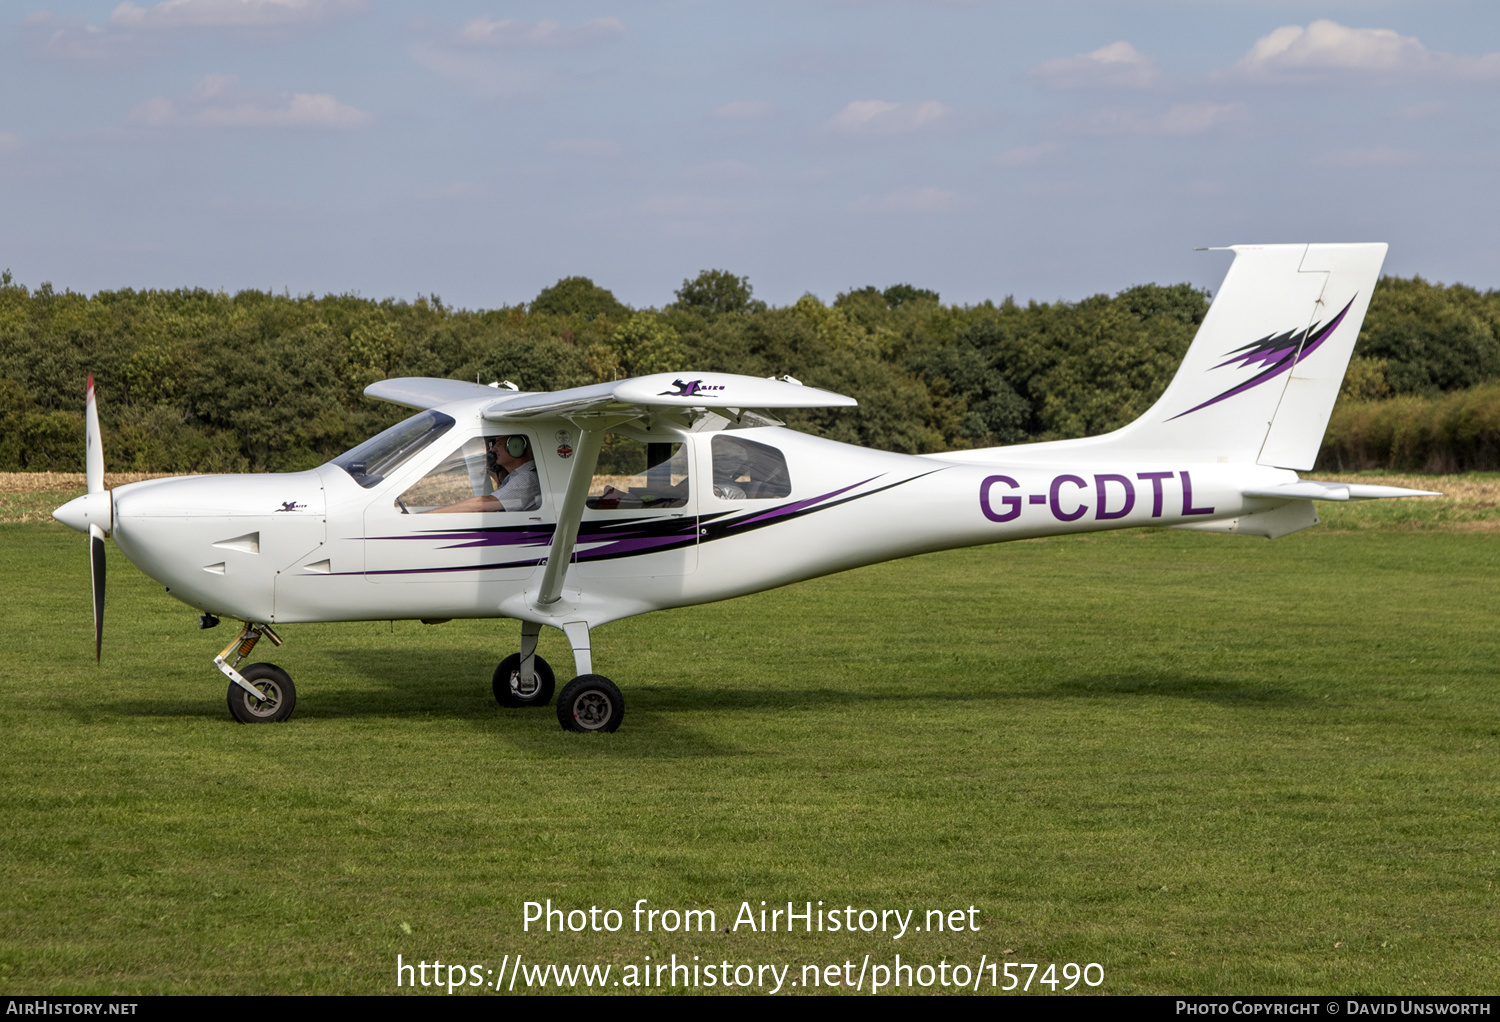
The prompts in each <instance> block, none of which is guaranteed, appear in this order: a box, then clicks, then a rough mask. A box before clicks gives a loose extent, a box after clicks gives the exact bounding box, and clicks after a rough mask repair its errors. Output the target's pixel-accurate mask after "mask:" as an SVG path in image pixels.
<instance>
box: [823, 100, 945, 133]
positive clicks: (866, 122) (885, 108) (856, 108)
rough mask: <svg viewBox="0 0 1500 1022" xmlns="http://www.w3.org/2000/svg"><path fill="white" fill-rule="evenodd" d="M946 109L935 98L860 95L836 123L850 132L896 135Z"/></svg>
mask: <svg viewBox="0 0 1500 1022" xmlns="http://www.w3.org/2000/svg"><path fill="white" fill-rule="evenodd" d="M947 113H948V108H947V107H945V106H944V105H943V104H941V103H939V102H938V101H937V100H935V99H929V100H925V101H921V102H911V103H887V102H885V101H884V100H880V99H860V100H855V101H854V102H853V103H850V104H849V105H848V106H846V107H844V109H842V110H840V111H839V112H838V113H837V114H836V115H835V116H834V118H833V123H834V126H835V127H837V128H838V129H839V130H840V131H846V132H849V133H850V134H869V135H894V134H898V133H900V132H904V131H913V130H915V129H917V128H922V127H926V126H927V125H929V124H932V123H933V122H935V121H938V120H940V119H941V118H943V117H944V116H946V115H947Z"/></svg>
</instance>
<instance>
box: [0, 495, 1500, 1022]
mask: <svg viewBox="0 0 1500 1022" xmlns="http://www.w3.org/2000/svg"><path fill="white" fill-rule="evenodd" d="M1361 478H1364V479H1370V478H1371V477H1368V476H1365V477H1361ZM1467 481H1468V482H1469V483H1471V484H1472V485H1473V487H1474V492H1473V494H1471V496H1470V497H1469V498H1465V499H1464V501H1459V500H1457V498H1455V499H1453V500H1450V501H1448V502H1446V503H1441V502H1437V503H1429V504H1428V505H1427V510H1422V509H1421V508H1420V507H1418V506H1417V505H1416V502H1412V503H1410V504H1407V505H1404V507H1405V508H1406V509H1405V510H1391V509H1390V508H1391V506H1392V505H1393V504H1394V503H1395V502H1391V504H1387V505H1386V506H1385V507H1384V508H1381V507H1374V506H1373V505H1365V506H1364V507H1347V508H1340V507H1331V506H1330V505H1328V504H1322V505H1320V507H1319V509H1320V511H1321V512H1323V513H1324V515H1325V518H1326V519H1327V520H1328V523H1329V524H1328V525H1327V526H1324V527H1322V528H1317V529H1312V530H1308V531H1306V532H1303V533H1299V534H1296V535H1293V536H1290V537H1286V538H1284V539H1281V540H1277V541H1275V542H1267V541H1264V540H1258V539H1246V538H1240V537H1228V536H1209V535H1199V534H1189V533H1182V532H1170V531H1166V532H1127V533H1119V534H1111V535H1104V536H1098V537H1084V538H1073V539H1066V540H1049V541H1040V542H1026V543H1016V544H1011V545H1008V546H1003V547H989V548H979V549H973V550H965V551H956V552H950V553H945V554H938V555H931V556H926V557H921V558H915V559H912V560H908V561H904V562H898V563H893V564H886V565H880V566H876V567H873V568H867V569H862V570H860V571H855V572H849V573H846V574H843V575H839V576H835V577H832V578H828V579H823V580H819V581H815V582H811V583H806V584H803V585H799V586H795V587H791V588H788V589H784V590H779V591H776V592H771V593H765V594H761V595H759V596H755V597H750V598H746V599H742V600H737V601H733V602H730V603H725V604H719V605H713V606H705V607H697V608H692V609H688V610H682V611H674V612H669V613H662V614H657V615H651V616H647V617H644V618H639V619H635V620H631V621H625V622H620V623H617V624H615V625H610V626H608V627H606V628H603V629H601V630H599V631H598V632H597V633H596V642H597V643H598V646H597V647H596V654H595V663H596V665H597V667H598V669H600V670H602V671H603V672H604V673H606V674H608V675H610V676H611V677H613V678H615V679H616V680H617V681H618V682H619V683H620V684H621V686H622V688H623V689H624V692H625V696H626V700H627V705H628V710H627V717H626V722H625V726H624V728H623V729H622V730H621V731H620V732H619V733H617V734H614V735H608V736H579V735H570V734H565V733H563V732H562V731H561V730H560V729H559V728H558V726H557V722H556V719H555V717H554V715H553V713H552V712H551V711H550V710H545V711H544V710H501V709H499V708H497V707H496V706H495V704H494V702H493V700H492V699H491V697H490V693H489V675H490V672H491V671H492V670H493V667H494V663H495V661H496V660H498V659H499V657H500V656H501V655H503V654H504V653H506V652H508V651H509V650H510V649H511V648H512V647H513V644H514V641H515V633H516V626H515V625H514V624H513V623H509V622H493V623H465V622H453V623H450V624H446V625H442V626H438V627H427V626H423V625H420V624H416V623H405V622H396V623H395V625H394V626H392V625H389V624H385V623H381V624H378V625H377V624H368V625H328V626H298V627H295V628H287V629H286V630H285V635H286V638H287V645H286V646H285V647H284V648H283V649H281V650H276V651H275V653H274V659H275V660H276V661H277V662H279V663H280V664H282V666H284V667H285V668H287V669H288V670H289V671H290V672H291V674H292V675H293V677H294V678H295V679H296V681H297V684H298V687H299V694H300V702H299V706H298V709H297V713H296V716H295V717H294V718H293V720H292V721H290V722H289V723H287V724H285V725H277V726H249V727H245V726H239V725H236V724H234V723H232V722H231V721H230V719H229V716H228V711H227V710H226V708H225V706H224V684H223V683H222V680H220V678H219V675H218V674H217V672H215V671H214V670H213V668H212V665H211V664H210V660H211V658H212V656H213V654H214V653H215V652H217V650H218V648H219V646H221V645H222V644H223V642H224V641H226V640H227V637H226V636H225V631H226V629H225V628H221V629H219V630H218V631H215V632H212V633H208V634H204V633H200V632H199V631H197V630H196V627H195V618H194V613H193V612H192V611H191V610H190V609H188V608H186V607H183V606H182V605H180V604H178V603H176V602H175V601H173V600H172V599H170V598H169V597H167V596H166V595H164V594H163V593H162V591H161V588H160V587H159V586H157V585H156V584H155V583H153V582H151V581H150V580H149V579H146V578H145V577H144V576H142V575H141V574H140V573H139V572H137V571H136V570H135V569H134V568H133V567H131V566H130V565H129V564H128V562H126V561H125V560H124V559H123V558H122V557H120V556H119V554H118V551H117V550H116V549H115V548H114V546H113V544H111V545H110V547H109V556H110V565H109V567H110V594H109V609H108V617H107V622H106V634H105V646H104V650H105V655H104V662H103V664H102V665H100V666H96V665H95V664H94V663H93V662H92V661H90V660H89V659H88V653H90V652H92V649H91V647H92V642H91V639H90V635H89V610H88V590H89V583H88V575H87V563H86V544H85V541H84V539H83V538H82V537H81V536H79V535H78V534H77V533H74V532H71V531H68V530H66V529H63V528H62V527H61V526H57V525H53V524H6V525H0V570H3V572H4V577H5V578H6V579H7V581H8V585H7V586H6V588H5V591H4V595H3V596H0V600H3V601H4V603H3V620H4V621H5V624H6V627H5V634H6V636H7V637H8V640H9V642H8V644H9V646H10V647H11V649H10V656H9V659H8V662H7V665H6V667H5V668H4V670H3V671H0V735H3V742H0V870H3V873H0V875H3V877H4V882H3V884H0V992H4V993H22V992H24V993H29V994H38V993H59V992H85V991H87V992H101V993H103V992H117V993H172V992H193V993H200V992H216V993H217V992H223V993H231V992H303V991H306V992H352V993H385V992H393V991H394V984H395V958H396V955H397V954H398V953H400V954H402V955H403V957H404V959H405V960H406V961H412V960H422V959H425V960H428V961H430V960H432V959H434V958H440V959H442V960H443V961H444V962H450V961H452V962H463V963H469V964H482V965H487V966H489V967H498V966H499V965H500V963H501V959H502V957H503V956H504V955H507V954H509V955H512V956H514V955H515V954H517V953H520V954H521V955H523V957H524V958H525V960H527V961H528V962H572V961H579V962H598V963H613V964H614V965H616V966H617V967H619V966H622V965H624V964H627V963H636V964H639V963H642V962H643V961H644V959H645V956H647V955H650V956H652V959H653V961H657V962H659V961H661V958H662V956H664V955H665V956H670V955H671V954H672V953H674V952H675V953H676V954H677V955H678V956H679V958H680V959H682V958H691V957H692V956H693V955H695V954H696V955H699V956H700V957H701V959H702V961H704V962H708V961H714V962H717V961H720V960H721V959H727V960H729V961H730V962H731V964H735V963H742V962H743V963H768V962H769V963H776V964H778V965H780V964H790V965H791V966H792V971H791V973H790V974H789V975H790V977H791V978H796V977H797V976H798V975H799V970H800V968H801V966H802V965H803V964H810V963H816V964H834V963H838V964H842V963H843V962H844V961H845V960H846V959H852V961H853V962H854V963H855V968H856V971H857V969H858V967H859V963H860V961H861V960H862V958H863V956H865V955H866V954H869V955H871V956H872V961H876V962H879V961H886V962H889V961H890V960H891V959H892V958H893V956H894V954H895V953H897V952H899V953H900V954H901V955H902V957H903V961H907V962H918V963H921V962H928V963H932V964H936V963H937V962H938V961H939V960H942V959H946V960H947V961H948V962H950V963H952V962H966V963H968V964H970V965H974V964H977V963H978V961H979V959H980V957H981V955H987V956H988V959H989V960H991V961H993V960H995V958H996V957H997V956H1000V957H1002V958H1003V959H1004V960H1010V961H1025V962H1040V963H1047V962H1057V963H1064V962H1078V963H1086V962H1098V963H1100V964H1102V965H1103V966H1104V969H1105V976H1106V979H1105V983H1104V985H1103V986H1102V987H1100V988H1099V989H1100V990H1102V991H1104V992H1112V993H1136V992H1141V993H1183V992H1233V993H1257V992H1258V993H1282V992H1319V993H1354V992H1367V993H1392V992H1407V993H1439V992H1461V993H1483V992H1491V993H1492V992H1495V991H1496V990H1497V989H1500V980H1497V965H1500V913H1497V908H1500V904H1497V892H1496V890H1495V881H1496V879H1497V878H1500V802H1497V795H1500V763H1497V753H1500V684H1497V682H1500V536H1496V535H1495V526H1494V523H1495V521H1496V513H1495V510H1494V504H1493V498H1492V497H1486V496H1485V494H1486V493H1493V492H1494V488H1495V486H1496V478H1495V477H1494V476H1489V477H1467ZM1418 484H1420V481H1418ZM1450 485H1451V483H1450ZM1432 488H1437V489H1441V488H1443V487H1442V486H1433V487H1432ZM48 499H50V498H48ZM1486 503H1488V507H1486V506H1484V505H1486ZM1396 506H1397V507H1398V508H1400V507H1403V505H1396ZM1454 508H1458V510H1454ZM1362 516H1363V517H1362ZM1381 516H1393V517H1390V518H1382V517H1381ZM542 652H543V655H545V656H547V657H548V658H549V659H550V660H551V661H552V662H553V664H555V665H557V666H558V669H559V670H558V673H559V674H560V675H562V676H564V677H565V676H566V675H567V674H568V673H570V672H568V671H567V665H568V663H569V658H568V656H567V655H566V652H565V650H564V649H563V646H562V643H561V641H560V637H559V636H556V635H555V634H554V633H548V634H546V635H544V637H543V649H542ZM257 653H258V654H266V658H267V659H270V658H272V657H271V655H270V654H268V653H267V651H266V647H265V644H263V645H262V648H261V649H260V650H258V651H257ZM258 658H259V657H258ZM546 898H551V899H552V900H553V901H554V903H557V904H560V905H561V906H562V907H564V908H583V909H587V908H589V906H591V905H598V906H600V907H601V908H604V907H609V908H616V909H622V910H628V909H629V908H630V907H631V906H632V905H633V904H634V903H635V901H636V899H638V898H648V899H650V905H651V906H654V907H658V908H669V907H675V908H679V909H682V908H713V909H714V910H716V912H717V913H718V916H719V928H720V929H721V930H722V929H723V928H724V927H725V926H728V925H730V924H731V923H732V922H733V918H734V915H735V912H736V910H737V909H738V907H739V905H740V902H741V901H744V900H748V901H750V902H751V904H752V905H753V906H755V907H756V908H757V909H758V907H759V905H758V903H759V902H760V901H761V900H762V899H764V900H766V901H768V902H771V903H775V902H782V903H784V902H786V901H787V900H789V899H790V900H793V901H796V902H797V903H799V904H800V903H802V902H804V901H807V900H812V901H814V902H816V901H818V900H820V899H821V900H823V901H824V902H825V903H826V905H827V906H829V907H832V906H835V905H836V906H838V907H840V908H842V907H843V906H845V905H853V906H855V907H856V908H861V907H863V908H875V909H881V908H901V909H903V910H904V909H907V908H915V909H917V910H918V912H917V916H916V919H917V920H921V918H922V912H923V910H925V909H928V908H944V909H950V908H967V907H968V906H969V905H971V904H972V905H974V906H977V907H978V909H979V912H978V920H979V925H980V929H979V931H978V932H977V933H976V932H965V933H933V932H921V933H909V934H908V935H907V936H905V937H904V938H902V939H901V940H900V941H892V940H891V939H890V938H889V936H888V935H886V936H882V935H880V934H856V935H853V936H850V935H847V934H844V933H838V934H832V933H826V932H825V933H813V934H804V933H797V934H792V935H788V934H785V933H780V932H778V933H775V934H760V933H749V932H747V931H746V929H745V928H744V927H741V928H740V929H739V930H737V931H736V932H733V933H727V934H726V933H722V932H719V933H703V934H693V935H690V936H688V935H680V934H679V935H664V934H661V933H651V934H635V933H631V932H629V926H628V923H627V928H626V930H625V931H622V932H620V933H617V934H596V933H583V934H568V935H557V934H553V935H547V934H545V933H536V932H531V933H523V932H522V929H521V912H522V903H523V902H524V901H526V900H531V899H537V900H543V899H546ZM626 918H627V920H628V918H629V917H628V915H627V917H626ZM518 989H519V987H518ZM1033 989H1034V990H1035V989H1038V988H1037V987H1035V986H1034V987H1033ZM1040 989H1044V990H1045V988H1040Z"/></svg>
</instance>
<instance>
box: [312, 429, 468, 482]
mask: <svg viewBox="0 0 1500 1022" xmlns="http://www.w3.org/2000/svg"><path fill="white" fill-rule="evenodd" d="M452 425H453V419H452V417H451V416H447V415H444V414H443V413H442V412H418V413H417V414H416V415H413V416H412V417H411V418H409V419H403V420H402V421H401V422H398V423H396V424H395V425H394V426H392V427H391V428H390V429H388V430H386V431H385V432H384V433H381V434H379V435H377V436H373V437H371V438H370V439H368V440H366V441H365V442H364V443H362V444H360V445H359V446H358V447H356V448H354V449H353V450H352V451H346V452H345V453H343V454H340V455H339V456H338V457H337V458H334V459H333V461H332V462H330V464H333V465H337V466H338V467H339V468H341V469H343V470H344V471H345V472H348V473H349V475H351V476H352V477H353V478H354V481H355V482H356V483H359V485H361V486H363V487H364V488H365V489H369V488H370V487H372V486H374V485H376V484H377V483H379V482H380V481H381V480H382V479H384V478H385V477H386V476H388V475H390V474H391V473H392V472H394V471H396V469H398V468H400V467H401V466H402V465H404V464H406V461H407V459H408V458H411V457H413V456H414V455H416V454H418V453H420V452H421V451H422V450H423V449H425V448H426V447H427V445H428V444H430V443H432V442H433V441H434V440H436V439H437V438H438V437H440V436H442V435H443V434H444V433H446V432H448V430H449V428H451V427H452Z"/></svg>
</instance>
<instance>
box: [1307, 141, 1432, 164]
mask: <svg viewBox="0 0 1500 1022" xmlns="http://www.w3.org/2000/svg"><path fill="white" fill-rule="evenodd" d="M1416 160H1417V155H1416V154H1415V153H1409V152H1406V151H1405V150H1402V149H1392V148H1391V147H1390V146H1388V145H1378V146H1371V147H1370V148H1368V149H1340V150H1338V151H1336V152H1331V153H1324V154H1323V155H1322V156H1319V157H1318V158H1317V159H1316V160H1314V161H1313V163H1314V164H1316V165H1317V166H1319V167H1399V166H1403V165H1405V164H1408V163H1415V162H1416Z"/></svg>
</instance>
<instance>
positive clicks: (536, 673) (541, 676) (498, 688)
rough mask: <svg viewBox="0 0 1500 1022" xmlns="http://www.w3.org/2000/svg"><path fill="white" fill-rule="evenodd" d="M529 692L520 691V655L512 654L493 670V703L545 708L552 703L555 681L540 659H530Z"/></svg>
mask: <svg viewBox="0 0 1500 1022" xmlns="http://www.w3.org/2000/svg"><path fill="white" fill-rule="evenodd" d="M531 674H532V679H531V686H532V687H531V691H529V692H523V691H521V654H519V653H512V654H511V655H510V656H508V657H506V658H505V659H504V660H502V661H500V666H499V667H497V668H495V682H494V685H493V686H492V688H493V689H494V691H495V702H497V703H499V704H500V705H501V706H546V705H547V704H548V703H550V702H551V701H552V692H553V690H555V689H556V688H557V679H556V678H555V677H554V676H553V674H552V667H551V665H550V664H548V663H547V661H545V660H543V659H542V658H541V657H533V658H532V671H531Z"/></svg>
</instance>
